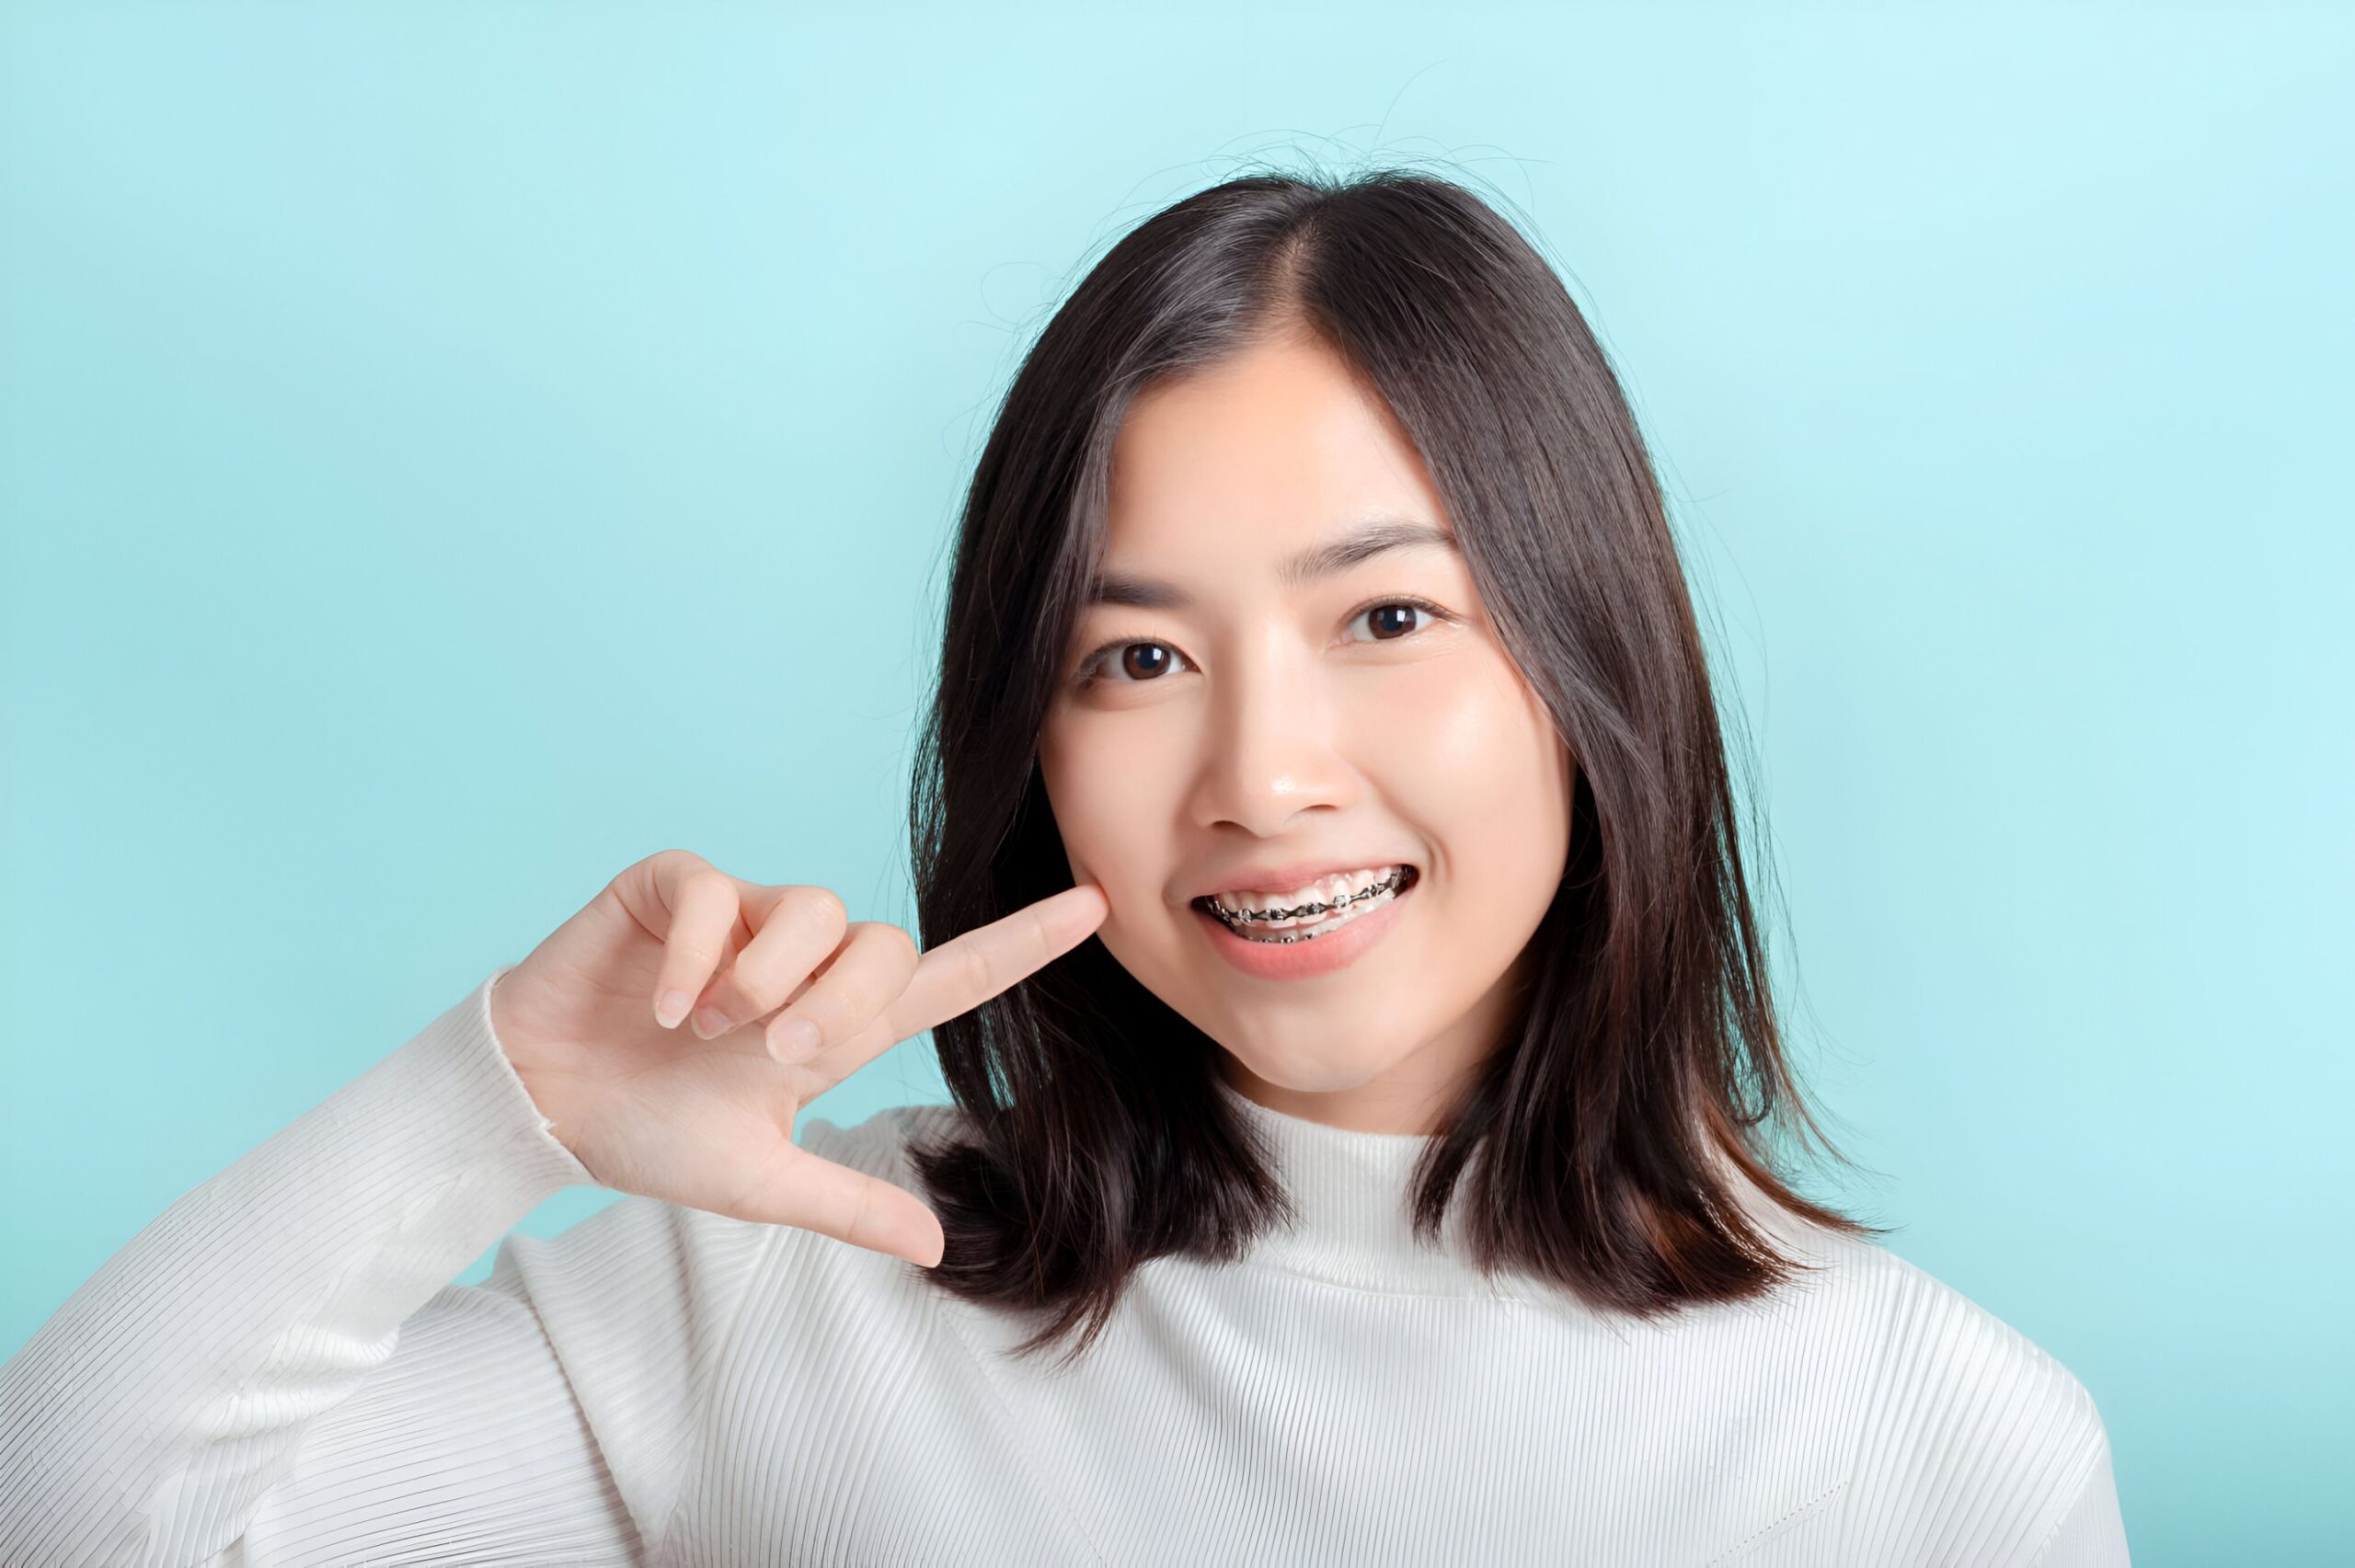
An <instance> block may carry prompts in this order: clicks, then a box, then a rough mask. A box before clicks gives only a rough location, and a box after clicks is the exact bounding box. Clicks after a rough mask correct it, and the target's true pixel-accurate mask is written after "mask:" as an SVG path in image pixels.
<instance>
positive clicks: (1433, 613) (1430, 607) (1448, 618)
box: [1073, 593, 1456, 689]
mask: <svg viewBox="0 0 2355 1568" xmlns="http://www.w3.org/2000/svg"><path fill="white" fill-rule="evenodd" d="M1393 605H1404V606H1406V607H1407V609H1409V610H1419V611H1421V612H1423V613H1424V614H1426V615H1428V616H1430V618H1431V619H1432V620H1434V621H1438V622H1442V623H1452V622H1453V621H1454V620H1455V619H1456V617H1455V616H1453V615H1451V614H1449V613H1448V612H1446V611H1444V610H1442V609H1441V608H1440V607H1439V606H1438V605H1436V604H1433V603H1432V602H1431V601H1430V600H1428V599H1419V598H1417V597H1416V596H1415V595H1413V594H1411V593H1394V594H1391V595H1389V596H1388V597H1387V598H1384V599H1376V600H1372V601H1368V602H1366V603H1364V604H1361V605H1359V606H1358V607H1357V608H1356V609H1355V610H1352V611H1350V622H1352V623H1354V622H1355V621H1356V620H1357V618H1358V617H1359V616H1361V615H1363V614H1365V613H1367V612H1370V611H1374V610H1387V609H1389V608H1390V607H1391V606H1393ZM1427 630H1429V628H1428V627H1418V628H1417V629H1416V630H1415V631H1412V632H1409V633H1407V635H1405V636H1403V637H1375V638H1373V639H1371V640H1373V641H1374V642H1382V643H1404V642H1411V641H1413V640H1414V639H1415V638H1416V637H1418V636H1419V635H1422V633H1423V632H1425V631H1427ZM1132 647H1169V645H1168V644H1167V643H1165V642H1162V641H1160V640H1159V639H1157V638H1154V637H1115V638H1114V639H1112V640H1111V641H1110V642H1109V643H1105V644H1103V645H1101V646H1100V647H1097V649H1096V650H1095V651H1094V652H1092V653H1090V654H1089V655H1088V656H1087V657H1086V658H1084V659H1082V660H1080V663H1079V670H1078V673H1077V675H1076V676H1075V677H1074V682H1073V683H1074V685H1077V686H1079V687H1081V688H1083V689H1085V688H1086V687H1089V686H1093V685H1095V684H1097V682H1098V681H1102V682H1103V683H1104V684H1106V685H1108V686H1150V685H1152V684H1153V683H1154V681H1126V680H1123V681H1114V680H1109V679H1108V678H1106V677H1104V676H1102V675H1099V674H1098V673H1097V666H1098V665H1100V664H1102V663H1103V661H1104V658H1105V657H1106V656H1107V655H1108V654H1116V653H1119V652H1120V650H1122V649H1123V648H1132ZM1170 651H1171V652H1172V653H1176V652H1177V649H1175V648H1170ZM1178 657H1180V658H1183V657H1184V655H1182V654H1180V655H1179V656H1178ZM1161 679H1163V677H1161V676H1155V678H1154V680H1155V681H1158V680H1161Z"/></svg>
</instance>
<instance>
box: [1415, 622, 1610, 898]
mask: <svg viewBox="0 0 2355 1568" xmlns="http://www.w3.org/2000/svg"><path fill="white" fill-rule="evenodd" d="M1418 674H1419V676H1421V677H1422V678H1420V679H1418V680H1417V681H1411V682H1405V683H1401V684H1400V685H1399V686H1398V687H1397V689H1396V694H1395V695H1396V700H1395V701H1393V702H1392V703H1390V704H1387V705H1388V707H1389V710H1390V713H1389V717H1390V723H1391V727H1392V731H1393V740H1392V743H1391V746H1390V748H1389V750H1388V751H1387V755H1388V756H1389V758H1390V759H1391V760H1390V762H1389V763H1388V765H1387V766H1386V768H1385V772H1384V777H1385V782H1386V784H1388V785H1389V786H1390V787H1391V788H1393V789H1395V791H1396V794H1397V795H1398V796H1399V800H1400V805H1401V807H1402V808H1403V809H1411V810H1413V811H1415V812H1416V813H1417V814H1418V815H1419V817H1420V818H1421V821H1422V824H1423V826H1424V827H1425V828H1426V830H1428V831H1429V832H1430V834H1431V835H1432V836H1433V837H1434V838H1435V839H1436V840H1437V841H1438V852H1439V853H1440V855H1441V856H1442V864H1441V866H1440V868H1439V869H1441V870H1442V872H1444V873H1446V874H1448V876H1449V877H1450V879H1451V881H1452V882H1453V885H1454V887H1455V889H1456V890H1457V891H1458V892H1459V895H1460V896H1476V897H1477V898H1478V899H1479V900H1480V901H1482V902H1483V903H1485V904H1487V905H1488V908H1490V909H1492V910H1508V909H1510V910H1519V909H1520V907H1521V906H1522V905H1524V904H1526V903H1527V902H1529V900H1530V898H1533V897H1534V898H1535V899H1536V902H1537V906H1538V908H1539V909H1540V910H1542V909H1543V907H1544V905H1545V903H1546V902H1548V901H1550V900H1551V898H1553V893H1554V887H1555V885H1556V884H1557V882H1558V881H1559V877H1560V868H1561V865H1562V862H1563V857H1564V854H1565V853H1566V852H1567V850H1568V821H1569V783H1570V779H1569V771H1568V767H1569V764H1568V757H1567V753H1566V752H1565V750H1564V749H1563V747H1562V743H1561V740H1560V738H1559V737H1558V736H1557V733H1556V731H1555V729H1554V725H1553V721H1552V719H1551V717H1550V716H1549V715H1547V713H1546V712H1545V704H1544V703H1543V702H1541V701H1540V700H1539V698H1538V696H1537V694H1536V692H1534V691H1533V690H1531V688H1530V687H1529V685H1528V683H1527V682H1526V681H1522V678H1521V674H1520V671H1518V670H1515V669H1514V668H1513V666H1512V664H1511V661H1510V660H1508V659H1506V658H1504V656H1503V655H1502V653H1501V652H1494V653H1492V654H1491V655H1490V656H1489V657H1488V658H1483V659H1479V660H1466V661H1454V660H1449V661H1435V662H1434V663H1433V664H1432V665H1431V666H1430V667H1428V670H1425V671H1419V672H1418ZM1410 799H1411V805H1409V804H1408V802H1409V800H1410ZM1524 885H1525V886H1524Z"/></svg>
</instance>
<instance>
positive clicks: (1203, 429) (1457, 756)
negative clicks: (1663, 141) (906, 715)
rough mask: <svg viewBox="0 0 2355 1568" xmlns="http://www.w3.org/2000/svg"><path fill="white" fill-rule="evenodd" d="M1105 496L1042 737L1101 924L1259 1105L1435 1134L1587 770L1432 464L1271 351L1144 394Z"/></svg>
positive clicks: (1067, 840) (1352, 389)
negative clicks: (1086, 584) (1513, 649)
mask: <svg viewBox="0 0 2355 1568" xmlns="http://www.w3.org/2000/svg"><path fill="white" fill-rule="evenodd" d="M1110 506H1111V511H1110V518H1109V526H1110V534H1109V541H1108V544H1107V547H1106V552H1105V558H1104V562H1103V566H1102V569H1101V572H1100V574H1099V578H1098V583H1099V589H1098V593H1097V601H1095V602H1092V603H1091V604H1089V606H1088V607H1087V609H1086V612H1084V614H1083V616H1082V618H1081V620H1080V623H1079V626H1078V631H1077V634H1076V635H1075V637H1074V641H1073V644H1072V646H1071V647H1070V648H1069V649H1068V650H1067V655H1066V658H1065V659H1064V662H1063V667H1062V671H1061V673H1062V676H1063V686H1062V688H1061V691H1060V692H1059V694H1058V696H1057V698H1056V700H1055V704H1054V706H1053V710H1052V712H1051V715H1049V718H1048V720H1047V725H1046V728H1045V731H1044V733H1043V735H1042V737H1041V739H1040V765H1041V770H1042V773H1043V774H1044V779H1045V784H1046V788H1047V793H1048V797H1049V800H1050V802H1051V805H1052V806H1053V808H1054V815H1055V821H1056V824H1057V826H1058V828H1059V829H1060V830H1061V832H1062V835H1063V846H1064V848H1065V850H1066V852H1067V853H1068V854H1069V856H1070V860H1071V864H1072V873H1073V876H1074V878H1075V879H1076V880H1078V881H1081V882H1091V881H1092V882H1095V883H1097V885H1099V886H1100V887H1102V888H1103V889H1104V891H1105V894H1106V895H1107V897H1108V898H1109V900H1110V904H1111V913H1110V914H1109V916H1108V917H1107V918H1106V920H1105V922H1104V924H1103V925H1102V926H1101V927H1099V928H1098V930H1097V936H1098V937H1099V938H1101V939H1102V941H1103V943H1104V945H1105V946H1106V947H1107V948H1109V950H1110V951H1111V953H1112V956H1114V957H1115V958H1117V959H1119V960H1120V963H1121V965H1122V966H1123V967H1126V968H1127V969H1128V970H1129V972H1130V973H1131V974H1132V975H1134V976H1135V977H1136V978H1137V979H1138V980H1139V981H1140V982H1141V983H1143V985H1144V986H1145V988H1146V989H1147V990H1151V991H1152V992H1153V993H1154V994H1155V996H1157V997H1159V998H1160V999H1161V1000H1162V1001H1166V1002H1167V1003H1168V1004H1169V1006H1170V1007H1172V1008H1173V1009H1175V1010H1176V1011H1177V1013H1179V1014H1181V1015H1182V1016H1184V1017H1185V1018H1186V1019H1188V1020H1189V1021H1190V1022H1191V1023H1192V1024H1194V1025H1195V1026H1196V1027H1198V1028H1200V1030H1201V1031H1202V1032H1203V1033H1204V1034H1206V1035H1208V1036H1211V1038H1212V1039H1213V1040H1215V1041H1217V1042H1218V1043H1219V1044H1220V1045H1221V1046H1223V1047H1225V1051H1226V1053H1227V1054H1226V1056H1225V1058H1224V1059H1222V1061H1221V1062H1220V1064H1219V1066H1220V1070H1221V1071H1222V1072H1223V1073H1224V1074H1225V1075H1226V1077H1227V1079H1228V1082H1231V1083H1233V1084H1234V1085H1235V1087H1236V1088H1238V1089H1240V1090H1241V1091H1242V1092H1243V1093H1246V1094H1247V1095H1248V1096H1250V1097H1251V1098H1252V1099H1255V1100H1257V1101H1258V1102H1259V1103H1261V1104H1266V1105H1269V1106H1272V1107H1274V1108H1275V1109H1278V1110H1281V1111H1286V1112H1290V1113H1291V1114H1292V1115H1295V1116H1307V1117H1310V1118H1312V1119H1315V1120H1318V1121H1323V1122H1328V1123H1331V1124H1332V1125H1335V1126H1338V1127H1355V1128H1360V1129H1363V1130H1368V1131H1380V1132H1426V1131H1430V1130H1431V1128H1432V1127H1434V1126H1435V1125H1436V1121H1437V1118H1438V1117H1439V1116H1440V1115H1441V1114H1442V1112H1443V1111H1444V1110H1445V1108H1446V1107H1447V1105H1448V1104H1451V1103H1452V1102H1453V1099H1454V1097H1455V1095H1456V1094H1457V1093H1460V1092H1461V1090H1462V1089H1463V1088H1464V1086H1465V1080H1466V1076H1467V1074H1469V1073H1470V1071H1471V1070H1473V1068H1474V1067H1475V1065H1476V1063H1477V1062H1478V1061H1479V1060H1480V1059H1482V1058H1483V1057H1485V1056H1486V1055H1487V1054H1488V1052H1489V1051H1490V1050H1492V1049H1493V1048H1495V1047H1496V1046H1497V1044H1498V1041H1499V1034H1500V1032H1501V1030H1502V1028H1503V1026H1504V1024H1505V1022H1506V1021H1507V1018H1508V1016H1509V1014H1510V1013H1511V990H1512V988H1513V987H1514V985H1515V984H1516V983H1517V982H1518V980H1519V979H1520V978H1521V974H1522V971H1521V968H1520V966H1519V965H1517V963H1516V960H1517V959H1519V958H1520V957H1521V956H1522V952H1523V950H1524V948H1525V947H1526V945H1527V944H1528V941H1529V938H1530V936H1531V934H1532V933H1534V931H1535V930H1536V928H1537V924H1538V921H1539V920H1540V919H1541V918H1542V917H1543V916H1544V914H1545V909H1546V907H1547V905H1548V904H1549V903H1550V902H1551V900H1552V899H1553V897H1554V892H1555V888H1556V887H1557V884H1558V883H1559V882H1560V880H1561V876H1562V867H1563V864H1564V860H1565V857H1566V854H1567V852H1568V824H1569V807H1570V787H1571V783H1572V780H1573V778H1574V773H1573V772H1572V769H1573V763H1572V761H1571V758H1570V756H1569V753H1568V749H1567V748H1566V747H1565V746H1564V745H1563V743H1562V741H1561V739H1560V738H1559V737H1558V736H1557V733H1556V731H1555V729H1554V727H1553V724H1552V721H1551V720H1550V718H1549V717H1548V715H1546V712H1545V706H1544V704H1542V703H1541V702H1540V701H1539V700H1538V698H1537V696H1536V694H1535V693H1534V692H1533V691H1532V690H1531V689H1530V687H1529V686H1528V684H1527V682H1525V681H1523V680H1522V677H1521V673H1520V671H1519V670H1518V669H1517V668H1516V667H1515V666H1514V664H1513V663H1512V661H1511V659H1510V658H1508V657H1507V656H1506V654H1505V651H1504V649H1503V648H1502V647H1500V646H1499V643H1498V642H1497V640H1496V638H1495V636H1494V635H1493V632H1492V630H1491V628H1490V627H1489V626H1488V621H1487V617H1486V614H1485V612H1484V611H1483V610H1482V607H1481V604H1480V600H1479V596H1478V595H1477V594H1476V593H1475V592H1474V591H1473V586H1472V578H1471V575H1470V573H1469V572H1468V571H1467V570H1466V568H1465V565H1464V562H1463V561H1462V559H1461V558H1460V557H1459V556H1458V555H1457V554H1456V551H1455V548H1454V546H1453V524H1452V522H1451V521H1450V520H1449V518H1448V516H1447V514H1446V512H1445V509H1443V507H1442V504H1441V501H1440V498H1439V496H1438V493H1437V492H1436V491H1435V490H1434V488H1433V487H1432V486H1431V483H1430V476H1429V474H1428V473H1427V471H1426V470H1425V468H1424V466H1423V464H1422V461H1421V459H1420V457H1419V455H1418V453H1417V452H1416V450H1415V448H1414V446H1413V444H1412V443H1411V442H1410V441H1407V439H1406V437H1405V434H1404V433H1403V432H1402V431H1401V430H1399V429H1397V427H1396V424H1395V422H1394V420H1393V418H1392V417H1391V415H1390V413H1389V410H1388V408H1387V407H1386V406H1384V404H1383V403H1382V401H1381V400H1380V398H1379V397H1378V396H1377V395H1374V394H1373V392H1372V391H1371V390H1370V389H1369V388H1366V387H1363V386H1361V384H1360V383H1358V381H1357V380H1356V379H1355V377H1354V376H1353V375H1352V374H1351V373H1350V371H1349V370H1348V368H1347V367H1346V366H1345V365H1344V364H1343V362H1342V361H1340V360H1339V359H1338V358H1337V357H1336V356H1334V355H1333V354H1332V353H1331V352H1330V351H1329V350H1328V349H1325V348H1323V347H1322V346H1321V345H1318V344H1315V343H1314V342H1313V341H1310V340H1308V339H1305V338H1287V339H1283V340H1281V341H1278V342H1275V343H1272V344H1269V345H1268V346H1265V347H1261V348H1258V349H1252V350H1250V351H1249V352H1247V353H1246V354H1243V355H1241V356H1239V357H1237V358H1235V359H1232V360H1229V361H1225V362H1223V363H1222V364H1221V365H1219V366H1217V367H1215V368H1213V369H1211V370H1209V371H1206V372H1199V373H1196V374H1194V375H1191V376H1189V377H1187V378H1186V379H1184V380H1181V381H1176V382H1171V383H1164V384H1162V385H1159V386H1156V387H1155V389H1153V390H1152V391H1151V392H1149V393H1147V394H1146V395H1144V396H1143V397H1142V398H1140V399H1139V400H1138V401H1137V402H1136V403H1135V404H1133V405H1132V407H1131V411H1130V413H1129V416H1128V418H1127V421H1126V423H1125V424H1124V425H1123V426H1122V428H1121V430H1120V437H1119V441H1118V444H1117V445H1116V446H1115V448H1114V452H1113V464H1112V477H1111V496H1110ZM1385 528H1386V529H1388V530H1390V531H1391V532H1392V533H1393V534H1394V535H1395V536H1396V542H1394V543H1392V544H1390V546H1389V547H1387V548H1378V547H1377V546H1378V545H1380V544H1381V542H1382V539H1383V535H1382V534H1381V533H1380V532H1366V531H1368V530H1377V531H1378V530H1382V529H1385ZM1417 532H1426V533H1428V534H1429V535H1430V537H1429V538H1427V539H1424V540H1422V541H1417V540H1416V539H1415V538H1414V537H1413V535H1414V534H1415V533H1417ZM1353 542H1354V543H1353ZM1426 605H1428V606H1430V608H1425V607H1424V606H1426ZM1396 867H1406V868H1407V870H1405V871H1404V872H1403V873H1397V874H1396V875H1395V876H1394V877H1393V878H1392V879H1394V880H1398V881H1401V882H1403V884H1404V886H1403V888H1402V890H1400V891H1396V892H1390V891H1386V890H1385V889H1386V887H1387V882H1386V881H1385V880H1384V876H1383V874H1384V873H1389V872H1391V871H1392V868H1396ZM1327 869H1329V870H1332V871H1335V872H1341V873H1347V872H1351V871H1356V872H1361V873H1362V875H1360V876H1355V877H1345V878H1341V879H1338V880H1325V879H1321V878H1319V877H1318V876H1316V875H1315V874H1316V873H1317V872H1319V871H1322V870H1327ZM1368 887H1371V888H1372V891H1370V892H1369V891H1366V889H1367V888H1368ZM1235 890H1240V891H1243V892H1246V893H1254V892H1256V893H1258V894H1259V895H1261V896H1260V897H1258V898H1253V899H1246V900H1241V901H1240V902H1242V903H1244V904H1246V905H1250V904H1256V905H1257V906H1258V907H1259V908H1260V909H1262V910H1266V909H1269V908H1273V909H1299V908H1301V907H1302V906H1304V905H1305V904H1309V903H1317V904H1326V903H1329V904H1332V905H1333V906H1334V908H1333V910H1331V912H1330V913H1327V914H1322V915H1320V914H1318V913H1315V912H1313V911H1312V912H1309V913H1304V914H1301V915H1298V916H1295V917H1293V919H1292V921H1291V922H1289V923H1288V924H1287V923H1286V922H1284V921H1281V919H1279V920H1278V921H1275V922H1273V925H1272V929H1271V928H1270V923H1269V922H1268V921H1248V920H1246V921H1244V923H1243V924H1242V926H1241V928H1240V929H1241V932H1242V933H1259V934H1262V935H1288V936H1292V937H1293V938H1294V940H1292V941H1290V942H1284V943H1264V944H1262V943H1249V942H1246V936H1245V935H1244V934H1240V933H1237V932H1236V931H1235V930H1231V929H1230V926H1229V924H1228V922H1227V921H1222V920H1220V919H1217V918H1215V917H1214V916H1213V915H1212V913H1211V912H1209V910H1208V909H1207V908H1206V907H1205V906H1206V903H1207V900H1206V899H1205V898H1203V895H1206V894H1212V893H1223V892H1231V891H1235ZM1351 895H1359V896H1358V897H1355V898H1352V899H1351V901H1349V902H1346V903H1344V902H1342V900H1343V899H1345V898H1350V897H1351ZM1236 903H1237V900H1233V899H1230V900H1227V904H1228V907H1229V908H1230V910H1232V909H1234V908H1235V904H1236ZM1309 931H1315V932H1317V934H1314V935H1303V934H1302V933H1304V932H1309ZM1115 1045H1116V1047H1117V1042H1115Z"/></svg>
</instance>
